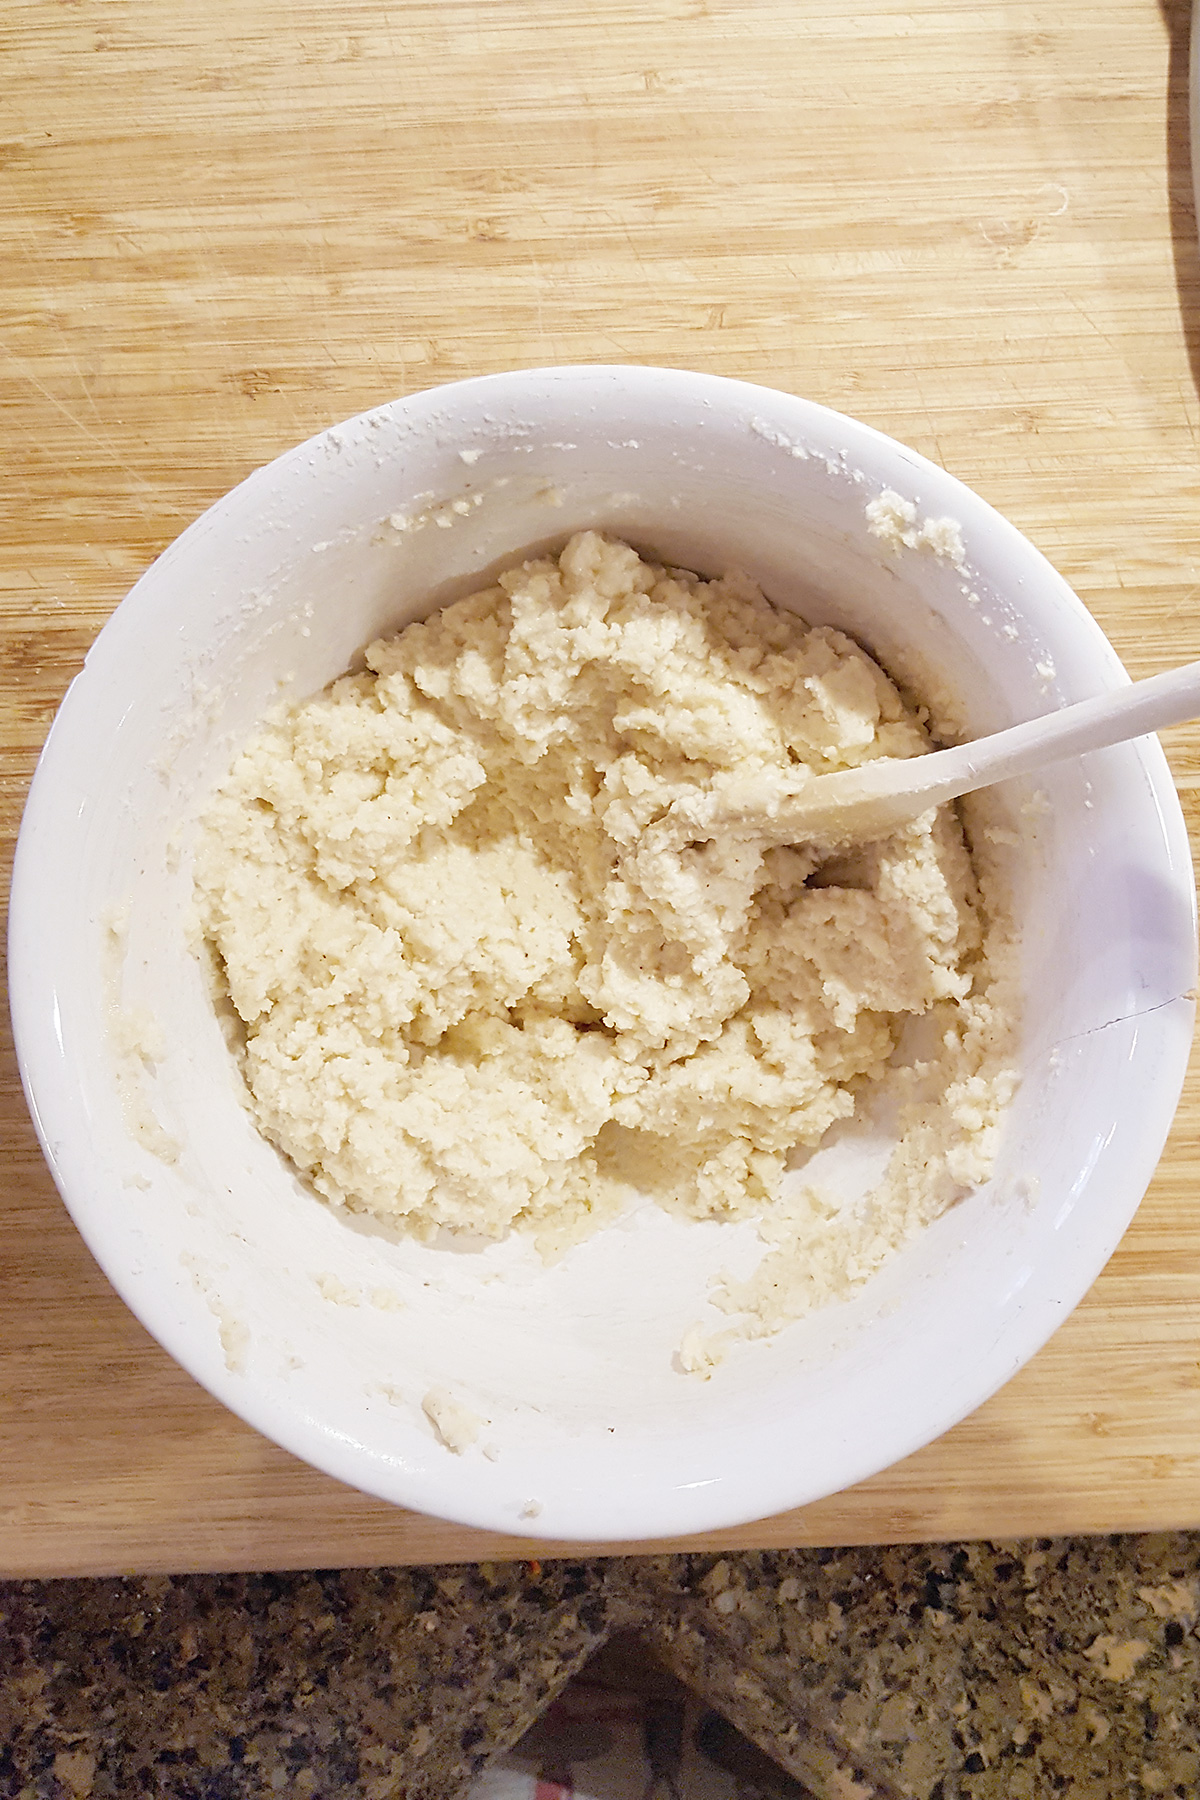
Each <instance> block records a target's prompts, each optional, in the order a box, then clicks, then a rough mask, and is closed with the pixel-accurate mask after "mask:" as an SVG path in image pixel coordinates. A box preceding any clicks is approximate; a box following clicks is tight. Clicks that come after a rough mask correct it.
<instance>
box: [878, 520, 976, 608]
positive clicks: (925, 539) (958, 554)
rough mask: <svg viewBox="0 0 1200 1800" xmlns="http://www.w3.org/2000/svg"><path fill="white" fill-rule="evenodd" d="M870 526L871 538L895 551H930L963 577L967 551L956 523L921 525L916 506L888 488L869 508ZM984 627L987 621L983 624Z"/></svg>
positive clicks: (933, 522)
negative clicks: (949, 564)
mask: <svg viewBox="0 0 1200 1800" xmlns="http://www.w3.org/2000/svg"><path fill="white" fill-rule="evenodd" d="M866 514H867V525H868V529H869V530H870V532H871V535H872V537H877V538H882V539H883V541H884V543H885V544H890V545H891V547H892V549H893V550H901V549H907V550H929V551H932V553H933V555H934V556H940V557H942V558H944V560H945V561H946V562H949V563H952V564H953V565H954V567H955V568H956V569H958V570H959V571H960V573H961V572H962V571H963V569H964V565H965V560H966V551H965V548H964V546H963V535H962V526H961V525H960V524H959V522H958V520H957V519H950V518H945V519H923V520H920V522H918V513H917V508H916V505H915V504H914V502H913V501H911V500H905V499H904V497H903V496H902V495H901V494H897V493H896V492H895V491H894V490H893V489H892V488H885V489H884V491H883V493H882V494H880V495H879V497H878V498H877V499H875V500H869V501H868V502H867V507H866ZM984 622H985V624H986V623H987V621H986V620H985V621H984Z"/></svg>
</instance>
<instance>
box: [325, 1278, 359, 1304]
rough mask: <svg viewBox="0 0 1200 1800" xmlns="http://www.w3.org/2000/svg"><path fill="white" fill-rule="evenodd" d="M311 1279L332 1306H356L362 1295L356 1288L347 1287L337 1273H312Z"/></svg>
mask: <svg viewBox="0 0 1200 1800" xmlns="http://www.w3.org/2000/svg"><path fill="white" fill-rule="evenodd" d="M313 1280H314V1281H315V1282H316V1284H317V1286H318V1288H319V1289H320V1290H321V1293H322V1295H323V1296H324V1298H325V1299H326V1300H329V1301H331V1302H332V1304H333V1305H334V1306H358V1305H360V1304H361V1301H362V1295H361V1293H360V1292H359V1290H358V1289H357V1288H354V1287H347V1285H346V1283H345V1282H344V1281H343V1280H342V1279H341V1278H340V1276H337V1275H314V1277H313Z"/></svg>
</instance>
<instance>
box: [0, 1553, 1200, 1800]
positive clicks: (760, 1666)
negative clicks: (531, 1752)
mask: <svg viewBox="0 0 1200 1800" xmlns="http://www.w3.org/2000/svg"><path fill="white" fill-rule="evenodd" d="M1198 1617H1200V1536H1198V1535H1193V1534H1173V1535H1169V1536H1168V1535H1164V1536H1160V1537H1119V1538H1107V1539H1040V1540H1037V1541H1036V1542H1021V1543H1012V1544H1000V1543H989V1544H961V1545H939V1546H926V1547H906V1548H896V1549H874V1550H861V1549H860V1550H828V1551H825V1550H815V1551H814V1550H795V1551H780V1552H755V1553H747V1554H743V1555H736V1556H725V1557H717V1556H713V1555H705V1556H698V1555H692V1556H664V1557H629V1558H620V1557H618V1558H612V1559H607V1560H603V1559H601V1560H594V1561H581V1560H572V1559H570V1558H565V1559H563V1560H561V1561H554V1562H549V1561H547V1562H542V1563H513V1564H489V1563H480V1564H475V1565H464V1566H452V1567H449V1566H448V1567H434V1568H417V1569H407V1568H405V1569H373V1570H355V1571H318V1572H314V1573H302V1574H280V1575H262V1574H258V1575H242V1576H228V1575H220V1576H185V1577H177V1578H171V1577H129V1578H125V1579H115V1580H94V1581H84V1580H70V1581H61V1582H34V1581H15V1582H8V1583H3V1584H0V1670H3V1680H2V1682H0V1795H2V1796H4V1797H5V1800H8V1797H9V1796H12V1797H13V1800H101V1797H103V1800H110V1797H111V1800H128V1797H129V1796H132V1795H136V1794H152V1795H164V1796H171V1797H172V1800H175V1797H178V1800H244V1797H255V1800H257V1797H258V1796H270V1795H274V1794H287V1795H299V1796H305V1797H310V1796H311V1797H314V1800H334V1797H335V1796H336V1797H337V1800H393V1797H396V1800H442V1797H443V1796H451V1795H455V1794H458V1793H460V1792H461V1791H462V1789H463V1787H464V1786H465V1784H467V1783H468V1782H469V1781H470V1780H471V1778H472V1777H473V1776H474V1775H475V1774H477V1773H478V1772H479V1770H481V1769H482V1768H483V1767H484V1766H485V1765H486V1763H487V1762H488V1761H489V1759H490V1758H491V1757H493V1756H495V1755H497V1754H499V1753H500V1752H501V1751H502V1750H504V1749H506V1748H508V1747H509V1746H510V1745H511V1744H512V1743H513V1742H514V1741H515V1740H516V1739H517V1738H518V1737H519V1736H521V1734H522V1733H523V1732H524V1731H525V1730H526V1729H527V1728H528V1726H529V1725H530V1724H531V1723H532V1722H533V1720H534V1719H535V1718H537V1717H538V1715H539V1714H540V1713H541V1712H542V1711H543V1710H544V1708H545V1707H546V1706H547V1704H548V1703H549V1701H550V1699H551V1698H552V1697H553V1695H554V1694H555V1693H556V1692H557V1691H558V1689H559V1688H560V1687H561V1686H562V1685H563V1683H564V1682H565V1681H567V1680H568V1679H569V1678H570V1677H571V1676H572V1675H573V1674H574V1673H576V1672H577V1671H578V1670H579V1669H580V1668H581V1667H582V1666H583V1664H584V1663H585V1662H586V1661H587V1660H588V1658H589V1657H590V1656H591V1655H592V1654H593V1653H594V1652H595V1651H596V1650H597V1649H598V1648H599V1646H600V1645H601V1644H602V1643H604V1642H605V1640H606V1639H608V1638H609V1637H610V1636H611V1635H612V1634H613V1633H616V1632H623V1633H628V1632H630V1631H632V1632H635V1633H636V1634H637V1636H638V1637H639V1639H640V1640H641V1641H642V1643H643V1644H644V1645H645V1646H646V1647H647V1648H648V1649H649V1650H650V1651H651V1652H652V1653H653V1654H654V1655H655V1656H656V1657H657V1658H658V1659H659V1660H660V1661H661V1662H662V1663H664V1664H665V1665H666V1666H667V1668H668V1669H669V1670H670V1671H671V1672H672V1673H673V1674H675V1675H676V1676H678V1677H679V1678H681V1679H682V1680H683V1681H684V1682H686V1683H687V1685H688V1686H689V1687H691V1688H693V1689H694V1690H696V1691H697V1692H698V1693H699V1694H700V1695H701V1696H702V1697H703V1698H704V1699H705V1700H706V1701H707V1703H708V1704H709V1705H710V1706H713V1707H715V1708H716V1709H717V1710H719V1711H720V1712H722V1713H724V1714H725V1715H726V1716H727V1718H729V1719H730V1720H731V1721H732V1722H733V1723H734V1724H735V1725H737V1726H738V1728H739V1729H740V1730H741V1731H742V1732H743V1733H744V1735H745V1736H746V1737H748V1738H750V1739H752V1740H753V1741H754V1742H756V1743H757V1744H759V1745H760V1746H761V1747H762V1748H763V1749H765V1750H767V1751H768V1752H769V1753H770V1754H771V1755H772V1757H774V1759H775V1760H776V1761H777V1762H778V1763H779V1764H781V1765H782V1766H783V1767H784V1768H785V1769H787V1770H788V1771H790V1773H791V1774H792V1775H793V1776H794V1777H796V1778H798V1779H799V1780H800V1781H801V1782H802V1783H803V1784H804V1785H805V1787H806V1788H807V1789H808V1790H809V1791H810V1792H811V1794H812V1795H814V1796H815V1797H816V1800H896V1797H898V1796H901V1795H904V1796H911V1797H912V1800H1025V1797H1026V1796H1028V1797H1029V1800H1042V1797H1043V1796H1047V1795H1057V1794H1063V1795H1067V1796H1073V1797H1074V1800H1109V1797H1110V1796H1116V1795H1126V1794H1129V1795H1139V1796H1140V1795H1156V1794H1165V1795H1172V1796H1187V1797H1191V1796H1194V1795H1196V1794H1197V1792H1200V1701H1198V1697H1197V1696H1198V1689H1200V1646H1198V1641H1197V1636H1196V1626H1197V1620H1198Z"/></svg>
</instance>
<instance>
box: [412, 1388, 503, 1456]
mask: <svg viewBox="0 0 1200 1800" xmlns="http://www.w3.org/2000/svg"><path fill="white" fill-rule="evenodd" d="M421 1411H422V1412H423V1413H424V1414H425V1417H426V1418H427V1419H428V1420H429V1423H430V1424H431V1425H432V1426H433V1429H434V1431H435V1432H436V1434H437V1437H438V1439H439V1441H440V1442H441V1443H443V1444H444V1445H445V1446H446V1448H447V1450H453V1452H454V1454H455V1456H461V1455H462V1453H463V1451H464V1450H467V1449H469V1448H470V1446H471V1445H472V1444H473V1443H474V1442H475V1440H476V1438H477V1437H478V1436H479V1433H480V1432H481V1431H482V1429H483V1427H484V1425H485V1424H486V1423H487V1420H486V1419H482V1418H480V1416H479V1414H478V1413H475V1412H472V1411H471V1409H470V1407H468V1406H464V1405H463V1403H462V1401H461V1400H456V1399H455V1397H454V1395H453V1394H452V1393H451V1392H450V1390H449V1389H448V1388H444V1387H433V1388H430V1390H429V1392H428V1393H427V1394H426V1395H425V1398H424V1399H423V1400H422V1402H421Z"/></svg>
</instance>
